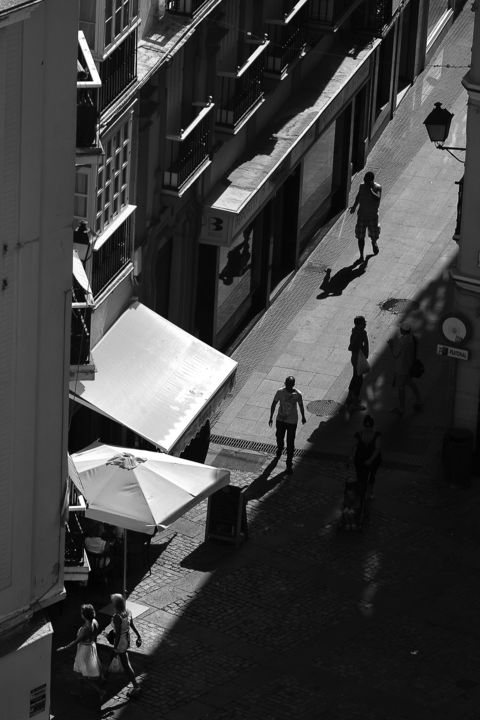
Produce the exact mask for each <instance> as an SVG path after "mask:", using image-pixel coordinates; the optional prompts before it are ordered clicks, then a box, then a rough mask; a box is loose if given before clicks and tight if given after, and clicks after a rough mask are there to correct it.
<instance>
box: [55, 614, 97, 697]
mask: <svg viewBox="0 0 480 720" xmlns="http://www.w3.org/2000/svg"><path fill="white" fill-rule="evenodd" d="M80 614H81V617H82V620H83V625H82V626H81V627H80V628H79V629H78V632H77V637H76V638H75V640H72V642H70V643H68V645H63V646H62V647H59V648H57V652H60V651H62V650H67V649H68V648H70V647H73V646H74V645H76V647H77V652H76V654H75V662H74V664H73V670H74V672H76V673H78V676H79V678H80V680H82V690H83V681H84V680H87V681H88V682H90V683H91V686H92V687H93V689H94V690H95V692H96V693H97V694H98V696H99V700H100V701H101V698H102V695H103V693H102V691H101V689H100V686H99V685H98V682H99V680H100V678H101V675H102V672H101V666H100V661H99V659H98V653H97V635H98V633H99V627H98V622H97V621H96V619H95V608H94V607H93V605H90V604H88V603H87V604H85V605H82V607H81V610H80ZM81 694H83V693H81Z"/></svg>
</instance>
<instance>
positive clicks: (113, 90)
mask: <svg viewBox="0 0 480 720" xmlns="http://www.w3.org/2000/svg"><path fill="white" fill-rule="evenodd" d="M136 77H137V31H136V30H135V31H134V32H131V33H130V34H129V35H127V36H126V37H125V40H123V42H121V43H120V45H119V46H118V47H117V48H116V49H115V50H114V51H113V52H112V53H111V54H110V55H109V56H108V57H107V58H106V59H105V60H103V61H102V63H101V65H100V79H101V82H102V87H101V88H100V90H99V94H98V110H99V112H100V113H102V112H103V111H104V110H105V109H106V108H107V107H108V106H109V105H111V104H112V103H113V102H114V101H115V100H116V99H117V98H118V97H119V96H120V95H122V93H123V92H125V90H126V89H127V88H128V87H129V85H131V83H132V82H134V81H135V79H136Z"/></svg>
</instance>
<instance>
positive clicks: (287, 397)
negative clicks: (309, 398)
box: [273, 388, 302, 424]
mask: <svg viewBox="0 0 480 720" xmlns="http://www.w3.org/2000/svg"><path fill="white" fill-rule="evenodd" d="M273 399H274V400H276V401H277V402H278V403H280V407H279V410H278V415H277V420H280V422H286V423H292V424H296V423H297V422H298V410H297V406H298V404H299V403H300V402H302V393H301V392H300V391H299V390H296V389H295V388H294V389H293V390H292V392H289V391H288V390H287V388H281V390H277V392H276V393H275V397H274V398H273Z"/></svg>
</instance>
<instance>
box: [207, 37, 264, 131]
mask: <svg viewBox="0 0 480 720" xmlns="http://www.w3.org/2000/svg"><path fill="white" fill-rule="evenodd" d="M269 45H270V41H269V40H267V38H266V37H265V39H264V40H263V42H261V44H259V45H258V46H257V47H256V48H255V50H254V52H253V53H252V54H251V55H250V56H249V58H248V59H247V61H246V62H245V63H244V64H243V65H242V66H241V67H239V68H237V70H236V71H233V72H228V71H219V72H218V73H217V76H218V90H219V92H218V97H219V101H218V104H217V111H216V118H215V120H216V127H217V130H219V131H223V132H226V133H230V134H235V133H237V132H238V131H239V130H240V129H241V128H242V127H243V125H244V124H245V123H246V122H248V120H249V119H250V118H251V117H252V115H253V114H254V113H255V111H256V110H257V109H258V108H259V107H260V105H261V104H262V102H263V96H264V91H263V73H264V72H265V65H266V52H265V51H266V49H267V47H268V46H269Z"/></svg>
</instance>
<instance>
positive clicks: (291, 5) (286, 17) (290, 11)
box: [266, 0, 310, 25]
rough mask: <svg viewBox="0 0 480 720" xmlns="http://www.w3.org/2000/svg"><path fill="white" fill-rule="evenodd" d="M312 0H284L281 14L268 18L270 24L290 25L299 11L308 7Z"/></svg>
mask: <svg viewBox="0 0 480 720" xmlns="http://www.w3.org/2000/svg"><path fill="white" fill-rule="evenodd" d="M309 2H310V0H283V2H282V11H281V15H280V16H278V17H271V18H268V19H267V21H266V22H267V23H268V24H269V25H288V23H290V22H291V21H292V20H294V19H296V17H297V15H298V13H299V12H301V11H302V10H304V9H306V8H307V5H308V3H309Z"/></svg>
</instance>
